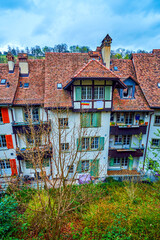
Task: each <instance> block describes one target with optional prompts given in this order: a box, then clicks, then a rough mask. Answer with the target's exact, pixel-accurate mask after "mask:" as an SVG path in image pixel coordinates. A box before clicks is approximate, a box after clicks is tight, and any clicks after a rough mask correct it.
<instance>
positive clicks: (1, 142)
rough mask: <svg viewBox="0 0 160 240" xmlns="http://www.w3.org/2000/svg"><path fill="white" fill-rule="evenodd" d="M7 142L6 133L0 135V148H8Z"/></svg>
mask: <svg viewBox="0 0 160 240" xmlns="http://www.w3.org/2000/svg"><path fill="white" fill-rule="evenodd" d="M6 147H7V142H6V137H5V135H0V148H6Z"/></svg>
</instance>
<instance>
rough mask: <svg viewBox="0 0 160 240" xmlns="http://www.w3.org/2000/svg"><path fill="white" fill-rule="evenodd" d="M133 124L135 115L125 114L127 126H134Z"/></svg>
mask: <svg viewBox="0 0 160 240" xmlns="http://www.w3.org/2000/svg"><path fill="white" fill-rule="evenodd" d="M132 123H133V114H132V113H126V114H125V124H132Z"/></svg>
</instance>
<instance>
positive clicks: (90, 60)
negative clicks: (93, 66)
mask: <svg viewBox="0 0 160 240" xmlns="http://www.w3.org/2000/svg"><path fill="white" fill-rule="evenodd" d="M92 61H94V60H93V59H90V60H89V61H88V63H87V64H85V66H84V67H82V68H81V69H80V70H79V72H77V73H76V74H75V75H74V76H73V77H74V78H75V77H77V76H78V75H79V74H80V73H81V72H82V71H83V70H84V69H85V68H86V67H87V66H88V65H89V63H91V62H92Z"/></svg>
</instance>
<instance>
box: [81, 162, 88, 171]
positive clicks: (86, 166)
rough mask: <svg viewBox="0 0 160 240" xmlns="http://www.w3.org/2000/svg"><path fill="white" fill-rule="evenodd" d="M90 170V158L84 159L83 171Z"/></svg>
mask: <svg viewBox="0 0 160 240" xmlns="http://www.w3.org/2000/svg"><path fill="white" fill-rule="evenodd" d="M88 171H89V160H85V161H82V172H88Z"/></svg>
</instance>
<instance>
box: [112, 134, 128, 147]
mask: <svg viewBox="0 0 160 240" xmlns="http://www.w3.org/2000/svg"><path fill="white" fill-rule="evenodd" d="M130 139H131V137H130V136H128V135H124V136H122V135H115V143H114V144H115V145H130Z"/></svg>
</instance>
